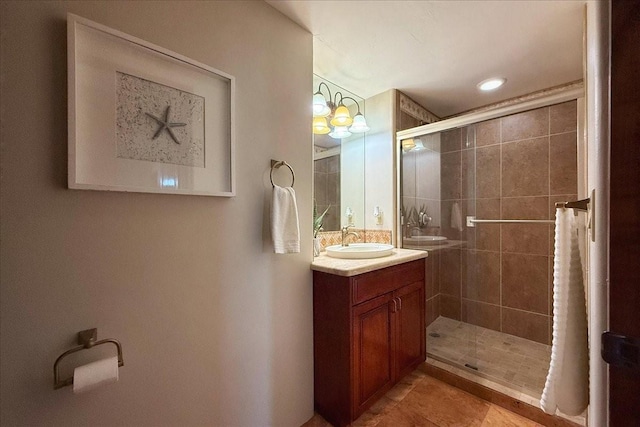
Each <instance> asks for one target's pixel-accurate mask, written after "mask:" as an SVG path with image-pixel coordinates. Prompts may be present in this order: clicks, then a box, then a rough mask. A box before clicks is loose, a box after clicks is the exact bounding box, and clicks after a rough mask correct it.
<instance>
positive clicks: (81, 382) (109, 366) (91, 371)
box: [73, 356, 118, 393]
mask: <svg viewBox="0 0 640 427" xmlns="http://www.w3.org/2000/svg"><path fill="white" fill-rule="evenodd" d="M116 381H118V357H117V356H113V357H109V358H107V359H102V360H97V361H95V362H91V363H88V364H86V365H82V366H78V367H77V368H75V369H74V370H73V392H74V393H83V392H85V391H89V390H93V389H94V388H96V387H100V386H101V385H104V384H109V383H113V382H116Z"/></svg>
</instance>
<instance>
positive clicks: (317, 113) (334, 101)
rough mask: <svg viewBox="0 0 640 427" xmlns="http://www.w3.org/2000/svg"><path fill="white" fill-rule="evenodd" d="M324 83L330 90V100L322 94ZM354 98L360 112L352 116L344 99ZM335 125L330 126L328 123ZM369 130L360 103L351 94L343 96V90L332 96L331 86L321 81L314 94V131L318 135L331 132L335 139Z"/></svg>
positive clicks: (330, 134) (328, 90)
mask: <svg viewBox="0 0 640 427" xmlns="http://www.w3.org/2000/svg"><path fill="white" fill-rule="evenodd" d="M322 85H324V86H325V87H326V88H327V92H329V100H328V101H327V98H325V96H324V95H323V94H322V92H321V90H322ZM346 99H350V100H352V101H353V102H354V103H355V104H356V106H357V107H358V112H357V113H356V115H355V116H353V117H351V114H350V113H349V109H348V108H347V107H346V105H344V100H346ZM327 119H328V120H329V124H330V125H331V126H332V127H333V129H332V128H331V127H329V124H327ZM368 130H369V126H367V121H366V119H365V118H364V115H363V114H362V113H361V112H360V104H358V101H356V100H355V99H353V98H351V97H350V96H343V95H342V92H336V94H335V97H333V96H331V89H329V86H328V85H327V84H326V83H324V82H321V83H320V84H319V85H318V90H317V91H316V93H314V94H313V133H315V134H316V135H326V134H329V136H330V137H332V138H335V139H342V138H347V137H350V136H351V135H352V134H354V133H364V132H367V131H368Z"/></svg>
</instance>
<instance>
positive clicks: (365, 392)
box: [352, 293, 395, 419]
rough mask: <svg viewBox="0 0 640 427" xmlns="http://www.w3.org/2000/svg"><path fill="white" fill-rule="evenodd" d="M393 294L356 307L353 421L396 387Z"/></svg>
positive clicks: (354, 318)
mask: <svg viewBox="0 0 640 427" xmlns="http://www.w3.org/2000/svg"><path fill="white" fill-rule="evenodd" d="M394 303H395V301H393V299H392V293H387V294H385V295H381V296H379V297H377V298H374V299H372V300H370V301H367V302H364V303H362V304H359V305H357V306H355V307H354V308H353V317H352V320H353V324H352V327H353V341H352V346H353V365H352V368H353V395H352V409H353V413H352V419H356V418H357V417H358V416H359V415H360V414H362V413H363V412H364V411H365V410H366V409H367V408H368V407H369V406H371V404H373V403H374V402H375V401H376V400H378V398H380V397H381V396H382V395H383V394H384V393H386V391H387V390H389V389H390V388H391V385H392V384H393V383H392V382H393V379H394V377H393V366H394V363H395V362H394V355H393V342H392V335H393V329H392V322H391V320H392V319H391V316H392V315H393V313H392V306H393V304H394Z"/></svg>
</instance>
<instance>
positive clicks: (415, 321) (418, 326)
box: [393, 282, 426, 379]
mask: <svg viewBox="0 0 640 427" xmlns="http://www.w3.org/2000/svg"><path fill="white" fill-rule="evenodd" d="M393 297H394V299H395V301H396V302H397V304H396V305H397V311H396V313H395V319H394V320H395V322H394V323H395V345H396V358H395V362H396V365H395V370H394V371H395V378H396V379H400V378H402V377H403V376H405V375H407V374H408V373H410V372H411V371H412V370H413V369H414V368H415V367H416V366H417V365H418V364H420V363H421V362H423V361H424V360H425V356H426V348H425V340H426V336H425V334H426V329H425V321H424V316H425V314H424V304H425V303H424V282H416V283H412V284H410V285H407V286H405V287H403V288H400V289H398V290H397V291H395V292H394V295H393Z"/></svg>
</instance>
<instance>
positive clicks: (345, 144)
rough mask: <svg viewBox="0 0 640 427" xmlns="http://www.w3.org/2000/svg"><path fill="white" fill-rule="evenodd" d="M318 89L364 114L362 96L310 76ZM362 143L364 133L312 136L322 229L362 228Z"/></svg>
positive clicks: (352, 112)
mask: <svg viewBox="0 0 640 427" xmlns="http://www.w3.org/2000/svg"><path fill="white" fill-rule="evenodd" d="M319 87H320V89H319ZM319 90H320V91H321V93H322V95H323V96H324V97H325V99H326V100H327V101H329V100H331V101H333V100H334V99H336V94H338V95H337V99H338V100H339V99H343V102H344V105H345V106H346V107H347V108H348V109H349V112H350V114H351V117H354V116H355V115H356V114H357V112H358V105H357V104H359V107H360V111H361V112H362V113H364V99H362V98H360V97H359V96H357V95H355V94H353V93H351V92H349V91H348V90H346V89H344V88H341V87H339V86H337V85H335V84H333V83H331V82H329V81H327V80H325V79H323V78H321V77H319V76H317V75H314V77H313V93H314V94H315V93H317V92H318V91H319ZM349 98H351V99H349ZM354 101H357V104H356V102H354ZM328 119H329V118H328ZM327 121H329V120H327ZM334 136H335V135H334ZM364 144H365V133H353V134H351V136H348V137H346V138H334V137H332V136H330V134H316V133H314V135H313V146H314V162H313V172H314V188H313V193H314V194H313V196H314V200H315V203H316V209H317V213H318V214H322V212H324V211H325V209H327V208H328V211H327V214H326V215H325V217H324V220H323V225H322V229H323V230H322V231H325V232H327V231H340V229H341V228H342V227H343V226H345V225H353V226H354V227H355V228H356V229H364V219H365V212H364V208H365V202H364V197H365V193H364V182H365V171H364V161H365V152H364Z"/></svg>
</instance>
